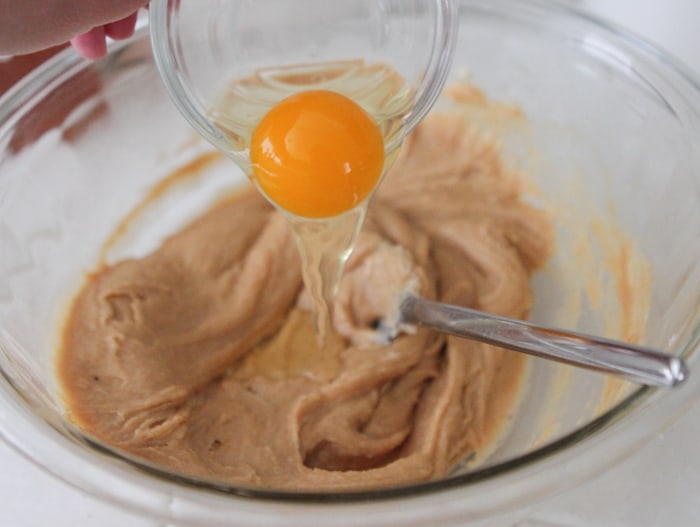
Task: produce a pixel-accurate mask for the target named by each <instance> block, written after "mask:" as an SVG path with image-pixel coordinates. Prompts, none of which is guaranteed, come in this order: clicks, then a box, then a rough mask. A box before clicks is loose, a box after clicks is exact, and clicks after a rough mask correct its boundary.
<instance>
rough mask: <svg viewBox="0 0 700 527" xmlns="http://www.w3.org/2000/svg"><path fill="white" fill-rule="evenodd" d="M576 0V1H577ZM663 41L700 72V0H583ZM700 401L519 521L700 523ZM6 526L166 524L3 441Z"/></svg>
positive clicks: (638, 526) (614, 525)
mask: <svg viewBox="0 0 700 527" xmlns="http://www.w3.org/2000/svg"><path fill="white" fill-rule="evenodd" d="M572 1H575V0H572ZM577 3H579V4H582V5H584V6H585V7H587V8H588V9H590V10H591V11H592V12H594V13H597V14H600V15H602V16H604V17H606V18H608V19H610V20H612V21H615V22H617V23H618V24H620V25H622V26H625V27H627V28H628V29H631V30H633V31H635V32H636V33H638V34H640V35H642V36H644V37H646V38H647V39H649V40H651V41H652V42H655V43H656V44H658V45H659V46H661V47H662V48H664V49H665V50H666V51H668V52H670V53H671V54H673V55H675V56H676V57H678V58H679V59H681V60H682V61H683V62H685V63H686V64H687V65H688V66H689V67H691V68H692V69H693V70H694V71H695V72H697V74H698V75H699V76H700V32H699V31H698V24H699V23H700V2H698V1H697V0H579V1H578V2H577ZM698 444H700V406H696V407H695V408H694V409H692V410H691V411H690V412H689V413H687V414H686V415H685V416H684V417H683V418H682V419H681V420H680V421H679V422H677V423H676V424H675V425H674V426H673V427H672V428H671V429H669V430H667V431H666V432H665V433H664V434H662V435H659V436H658V437H657V438H655V439H654V440H653V441H652V442H651V443H649V444H648V445H646V446H645V447H643V448H642V449H641V450H640V451H638V452H637V453H636V454H634V455H633V456H632V457H630V458H628V459H627V460H626V461H624V462H622V463H621V464H619V465H616V466H615V467H614V468H613V469H611V470H608V471H607V472H606V473H604V474H602V475H600V476H598V477H597V478H595V479H593V480H591V481H589V482H587V483H585V484H584V485H582V486H579V487H578V488H576V489H575V490H572V491H569V492H567V493H565V494H563V495H560V496H558V497H557V499H556V501H553V502H551V503H548V502H545V503H540V504H538V505H535V506H534V507H533V508H531V509H530V510H528V511H527V512H524V513H523V515H522V521H518V522H516V523H517V527H529V526H531V525H532V526H535V525H537V526H548V525H551V526H562V527H581V526H584V525H586V526H589V525H596V526H602V527H623V526H624V527H626V526H634V527H656V526H661V525H664V526H665V525H673V526H674V527H695V526H700V455H699V454H698V453H697V448H696V445H698ZM0 496H1V498H0V526H2V527H44V526H49V525H50V526H55V527H62V526H76V525H77V526H87V525H97V526H101V527H125V526H128V527H158V526H160V525H162V523H160V522H157V521H155V520H152V519H149V518H144V517H138V516H135V515H133V514H132V513H130V512H128V511H124V510H117V509H115V508H114V507H112V506H109V505H107V504H104V503H102V502H99V501H97V500H95V499H93V498H91V497H88V496H85V495H84V494H82V493H80V492H78V491H77V490H75V489H73V488H71V487H69V486H67V485H65V484H64V483H61V482H59V481H58V480H56V479H55V478H54V477H53V476H50V475H48V474H47V473H45V472H43V471H42V470H41V469H39V468H37V467H36V466H34V465H33V464H32V463H30V462H29V461H27V460H26V459H24V458H22V457H21V456H19V455H18V454H17V453H16V452H15V451H14V450H12V449H10V448H9V447H8V446H7V445H5V444H4V443H2V442H0Z"/></svg>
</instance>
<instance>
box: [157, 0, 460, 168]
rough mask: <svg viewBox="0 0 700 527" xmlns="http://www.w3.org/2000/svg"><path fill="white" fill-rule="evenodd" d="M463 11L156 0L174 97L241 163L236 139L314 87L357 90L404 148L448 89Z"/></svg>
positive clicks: (413, 5) (389, 0) (309, 0)
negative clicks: (410, 134) (407, 137)
mask: <svg viewBox="0 0 700 527" xmlns="http://www.w3.org/2000/svg"><path fill="white" fill-rule="evenodd" d="M456 11H457V9H456V3H455V2H454V1H453V0H381V1H376V0H346V1H344V2H328V1H326V0H303V1H296V2H288V1H287V0H265V1H262V2H261V1H250V0H229V1H226V2H221V1H219V0H207V1H200V2H197V3H194V2H179V1H177V0H154V1H153V2H151V6H150V19H151V26H152V27H151V37H152V38H151V40H152V44H153V53H154V56H155V60H156V63H157V64H158V67H159V70H160V72H161V75H162V77H163V81H164V83H165V86H166V88H167V90H168V92H169V93H170V96H171V97H172V99H173V102H174V103H175V105H176V106H177V107H178V108H179V109H180V111H181V112H182V114H183V115H184V116H185V118H186V119H187V120H188V121H189V122H190V123H191V124H192V125H193V126H194V128H195V129H196V130H198V131H199V133H201V134H202V135H203V136H204V137H205V138H206V139H207V140H209V141H210V142H211V143H212V144H213V145H214V146H216V147H217V148H219V149H220V150H222V151H223V152H224V153H226V154H228V155H231V157H232V158H233V159H234V160H235V161H236V162H238V163H239V164H240V165H241V166H243V167H245V166H246V165H247V163H248V159H247V158H248V154H247V149H246V148H245V144H242V145H238V144H237V141H232V139H231V136H232V135H234V136H235V137H243V138H247V135H248V134H250V133H251V132H252V128H254V127H255V125H256V124H257V122H258V121H259V120H260V119H262V117H263V115H264V114H265V113H266V112H267V111H268V110H269V109H270V107H271V106H273V105H274V104H275V103H277V102H279V100H280V99H281V98H283V97H285V96H287V95H291V94H292V93H295V92H298V91H301V90H308V89H327V90H332V91H336V92H339V93H342V94H344V95H346V96H348V97H351V98H352V99H354V100H355V101H356V102H358V103H359V104H360V105H361V106H363V107H364V108H365V110H367V111H368V112H369V113H371V114H372V115H373V116H374V117H375V119H376V120H377V122H378V123H379V125H380V126H381V127H382V128H383V130H384V135H385V140H386V143H387V144H386V150H387V151H392V150H394V149H395V148H397V147H398V146H399V145H400V143H401V141H402V139H403V137H404V135H405V134H406V133H407V132H408V131H410V130H411V129H412V128H413V127H414V126H415V125H416V124H417V123H418V122H419V121H420V120H421V119H422V118H423V116H425V114H426V113H427V112H428V110H429V109H430V107H431V106H432V105H433V103H434V102H435V99H437V97H438V96H439V94H440V91H441V89H442V86H443V84H444V82H445V79H446V77H447V75H448V73H449V67H450V62H451V59H452V54H453V48H454V44H455V37H456V33H457V13H456ZM386 66H389V67H390V70H387V69H386ZM243 79H246V80H248V82H247V83H246V84H245V85H240V84H239V85H238V86H236V84H235V83H237V82H240V81H241V80H243ZM253 79H254V80H256V81H260V86H259V87H258V89H251V86H252V85H253V83H251V82H250V81H251V80H253ZM398 79H400V85H399V86H396V87H395V88H394V87H393V86H394V85H395V84H396V82H397V80H398ZM371 92H375V93H376V94H377V95H374V96H367V94H368V93H371ZM380 94H381V96H380ZM222 97H224V98H225V101H226V104H225V107H226V109H224V110H223V111H222V108H221V107H222V104H221V102H220V100H221V98H222ZM229 107H235V108H238V110H237V111H236V112H229V111H227V110H228V108H229ZM243 143H247V141H243ZM239 149H241V150H243V151H242V152H240V153H238V150H239ZM236 154H238V155H236Z"/></svg>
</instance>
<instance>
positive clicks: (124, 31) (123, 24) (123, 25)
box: [105, 13, 138, 40]
mask: <svg viewBox="0 0 700 527" xmlns="http://www.w3.org/2000/svg"><path fill="white" fill-rule="evenodd" d="M137 16H138V13H132V14H131V15H129V16H128V17H126V18H122V19H121V20H117V21H116V22H111V23H109V24H107V25H106V26H105V34H106V35H107V36H108V37H109V38H113V39H114V40H124V39H125V38H129V37H130V36H131V35H133V34H134V28H135V27H136V18H137Z"/></svg>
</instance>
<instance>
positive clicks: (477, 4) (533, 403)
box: [0, 0, 700, 526]
mask: <svg viewBox="0 0 700 527" xmlns="http://www.w3.org/2000/svg"><path fill="white" fill-rule="evenodd" d="M460 23H461V27H460V36H459V40H458V44H457V49H456V55H455V59H454V70H453V77H454V78H460V77H465V76H466V77H467V78H468V79H469V80H470V82H472V83H474V84H475V85H476V86H478V87H479V88H481V89H482V90H484V92H485V93H486V94H487V95H488V96H489V97H490V98H491V99H494V100H497V101H506V102H509V103H512V104H513V105H515V106H517V107H519V108H520V109H521V110H522V113H523V115H524V119H522V120H520V121H519V122H520V124H519V125H517V126H501V125H500V124H499V123H493V122H484V123H478V119H475V124H479V125H480V126H482V127H483V128H485V129H487V131H488V132H489V133H491V134H493V135H494V137H496V138H497V139H498V140H499V141H500V142H501V143H502V145H503V153H504V156H505V158H506V160H507V162H508V163H510V164H511V165H512V166H514V167H517V168H519V169H521V170H523V171H524V172H525V173H526V174H528V175H529V177H530V179H531V180H532V182H533V184H534V185H533V188H534V187H536V188H538V189H539V192H533V193H532V199H533V200H536V201H537V202H538V203H540V204H542V205H543V206H547V207H550V208H551V210H552V211H553V212H554V214H555V218H556V220H557V252H556V255H555V257H554V258H553V259H552V261H551V262H550V265H549V266H548V267H547V268H546V269H545V270H544V271H543V272H542V273H540V274H539V275H538V276H537V277H536V279H535V284H534V285H535V296H536V305H535V309H534V313H533V318H534V319H536V320H537V321H539V322H547V323H548V324H558V325H563V326H567V327H571V328H574V329H577V330H580V331H586V332H598V333H605V334H608V335H609V336H621V335H623V333H624V330H625V325H626V324H628V323H629V320H627V322H625V320H624V319H625V317H624V316H622V315H621V314H620V313H621V310H620V305H619V302H618V299H619V297H620V291H619V290H617V289H615V286H616V284H617V285H618V286H619V285H620V284H621V283H622V284H623V285H624V284H625V283H628V282H629V280H632V278H634V277H629V276H627V277H625V276H622V277H620V276H617V277H616V276H614V273H609V272H608V270H609V267H610V266H609V264H610V261H609V259H610V258H608V256H609V255H610V254H612V255H617V257H618V258H620V259H622V260H624V259H625V258H626V255H627V256H629V255H630V254H632V252H634V253H640V254H642V255H643V256H644V258H645V259H646V260H647V262H648V269H649V271H650V273H651V276H652V280H651V284H650V295H649V298H648V304H645V303H644V302H640V303H639V304H638V305H635V306H634V311H633V312H634V313H635V314H634V317H638V318H636V319H635V320H638V321H641V326H640V327H641V330H643V334H644V337H643V338H642V342H643V343H645V344H648V345H652V346H656V347H661V348H664V349H666V350H668V351H670V352H673V353H676V354H679V355H682V356H684V357H686V358H687V360H688V363H689V365H690V368H691V376H690V379H689V380H688V382H686V383H685V384H684V385H682V386H681V387H679V388H677V389H674V390H669V391H658V390H652V389H639V388H637V387H633V386H627V385H617V384H616V383H614V382H610V381H609V380H608V379H607V378H605V377H603V376H600V375H598V374H595V373H591V372H584V371H581V370H573V369H571V368H569V367H566V366H561V365H557V364H553V363H549V362H545V361H541V360H532V361H531V368H530V373H529V375H530V377H529V380H528V383H527V387H526V390H525V393H524V399H523V402H522V404H521V406H520V408H519V411H518V412H517V413H516V415H515V416H514V419H513V422H512V424H511V426H510V427H509V432H508V433H507V434H506V436H505V437H504V438H503V441H502V442H501V443H499V445H498V446H497V448H496V449H495V450H494V451H493V452H492V454H491V455H490V456H489V458H488V459H487V460H486V461H485V463H484V464H483V465H480V466H479V467H477V468H470V467H469V466H466V467H463V468H460V469H457V470H455V472H454V473H453V474H451V475H450V476H449V477H447V478H445V479H442V480H440V481H434V482H429V483H425V484H420V485H414V486H411V487H404V488H395V489H383V490H377V491H370V492H365V493H356V494H343V493H335V494H323V495H309V494H306V495H302V494H294V493H278V492H273V491H260V490H256V489H247V488H232V487H227V486H222V485H220V484H217V483H216V482H204V481H193V480H191V479H187V478H183V477H181V476H179V475H174V474H168V473H165V472H163V471H160V470H158V469H157V468H156V467H149V466H146V465H144V464H142V463H139V462H138V461H136V460H133V459H127V458H125V457H123V456H120V455H119V454H118V453H115V452H111V451H109V450H108V449H105V448H103V447H102V446H100V445H96V444H94V443H91V442H90V441H89V440H87V439H86V438H84V437H83V436H82V435H81V434H80V432H79V431H78V430H75V429H74V428H73V427H71V426H70V424H69V423H67V422H66V420H65V419H64V411H63V407H62V403H61V399H60V394H59V392H58V387H57V386H56V382H55V379H54V372H53V363H52V353H53V350H54V349H55V344H56V338H57V334H56V333H57V328H58V325H59V323H60V321H61V317H62V316H63V315H64V314H65V309H66V306H67V302H68V301H69V300H70V298H71V295H72V294H73V293H74V292H75V289H76V287H77V286H78V285H79V283H80V280H81V277H82V274H83V273H85V272H89V271H90V270H91V269H92V268H94V266H95V264H96V262H97V260H98V258H99V257H100V256H101V254H100V251H101V248H102V246H103V244H104V242H105V240H106V239H107V238H108V237H109V235H110V234H111V233H112V232H113V231H114V229H115V227H116V226H117V225H118V224H120V222H121V221H122V220H123V219H124V218H125V217H126V216H127V215H128V214H129V213H130V212H131V211H132V210H133V209H134V208H135V207H136V206H137V205H138V204H139V203H141V202H142V201H143V199H144V198H145V197H146V196H147V195H148V194H149V192H152V191H155V190H157V188H158V187H157V185H158V182H159V181H161V180H162V179H163V178H164V177H166V176H167V175H168V174H170V173H172V171H173V170H174V169H176V168H177V167H181V166H183V165H185V164H186V163H187V162H188V161H190V160H191V159H192V158H193V157H195V156H197V155H199V154H201V153H202V152H206V151H208V149H210V147H209V146H208V145H207V144H206V143H205V142H204V141H202V140H200V139H199V138H198V136H197V135H196V134H195V133H194V132H193V131H192V130H191V128H190V127H189V126H188V124H187V123H186V122H185V121H184V120H183V119H182V118H181V116H180V115H179V113H178V112H177V110H176V109H175V108H174V107H173V105H172V104H171V103H170V101H169V99H168V97H167V95H166V93H165V89H164V88H163V87H162V84H161V82H160V79H159V77H158V73H157V71H156V67H155V65H154V62H153V59H152V56H151V51H150V47H149V42H148V39H147V37H146V35H145V33H144V32H143V31H141V32H140V33H139V34H137V35H136V37H135V38H134V39H133V40H131V41H129V42H126V43H123V44H118V45H115V46H114V47H113V48H112V49H111V51H110V54H109V56H108V57H107V58H106V59H105V60H102V61H100V62H97V63H86V62H83V61H81V60H79V59H78V58H77V57H76V56H75V55H73V54H72V53H70V52H65V53H62V54H61V55H59V56H58V57H56V58H55V59H53V60H52V61H50V62H49V63H48V64H46V65H45V66H44V67H42V68H41V69H40V70H39V71H37V72H35V73H34V74H32V75H31V76H30V77H29V78H27V79H26V80H25V81H23V82H22V83H20V84H19V85H17V86H16V87H15V88H14V89H13V90H11V91H10V92H9V93H8V94H7V95H6V96H5V98H4V99H3V100H2V101H1V102H0V123H1V124H0V149H1V152H0V210H2V215H1V219H0V255H1V258H0V369H1V370H2V374H3V376H2V379H1V380H0V434H1V435H2V436H3V438H4V439H5V440H6V441H7V442H8V443H9V444H11V445H13V446H14V447H15V448H16V449H17V450H18V451H20V452H22V453H23V454H24V455H26V456H27V457H28V458H30V459H32V460H33V461H34V462H36V463H37V464H38V465H40V466H42V467H44V468H45V469H46V470H48V471H50V472H51V473H53V474H55V475H56V476H58V477H59V478H61V479H63V480H65V481H67V482H68V483H70V484H72V485H74V486H76V487H78V488H81V489H83V490H84V491H85V492H87V493H89V494H91V495H94V496H97V497H100V498H103V499H105V500H107V501H109V502H111V503H114V504H117V505H120V506H124V507H129V508H131V509H134V510H137V511H140V512H141V513H143V514H147V515H151V516H154V517H158V518H159V519H161V520H164V521H168V522H172V523H178V524H179V525H180V524H181V525H197V526H210V525H212V526H218V525H222V526H223V525H252V524H255V525H276V526H292V525H309V524H313V523H316V522H318V521H319V518H323V523H325V524H329V525H357V524H365V523H367V522H368V519H369V518H371V523H372V524H373V525H378V526H381V525H424V524H426V523H431V524H440V525H464V524H465V523H468V522H478V521H479V520H484V521H485V519H487V518H493V517H494V516H499V515H503V514H506V513H507V512H509V511H512V510H514V509H516V508H517V507H519V506H522V505H524V504H529V503H532V501H534V500H536V499H544V498H547V497H551V496H553V495H554V494H555V493H556V492H558V491H560V490H562V489H564V488H567V487H570V486H573V485H576V484H577V483H578V482H580V481H581V480H582V479H584V478H586V477H588V476H590V475H591V474H593V473H595V472H597V471H599V470H601V469H603V468H605V467H608V466H610V465H611V464H613V463H614V462H615V461H617V460H619V459H620V458H622V457H624V456H625V455H627V454H629V453H630V452H632V451H633V450H634V449H636V448H638V447H639V446H640V445H641V444H642V443H643V442H644V441H645V440H647V439H649V438H651V437H653V436H654V435H655V434H656V433H657V432H658V431H659V430H661V429H663V427H665V426H667V425H668V424H669V423H670V422H672V421H673V420H674V419H675V418H676V417H678V416H679V415H680V414H681V413H682V412H683V411H684V410H685V409H687V408H688V407H689V406H690V405H691V404H693V403H695V401H696V400H697V398H698V396H700V378H698V376H697V375H695V372H694V370H695V368H697V367H699V366H700V359H698V353H697V351H696V348H697V346H698V341H699V339H700V265H698V264H699V263H700V244H698V243H697V240H698V237H699V235H700V209H699V208H698V207H697V204H698V203H699V202H700V177H699V176H698V174H699V173H700V145H698V144H697V140H696V137H698V134H699V133H700V88H699V87H698V84H697V82H696V81H695V80H694V79H693V78H692V77H691V76H690V75H688V74H687V73H686V71H685V70H684V68H683V67H681V66H679V65H677V64H676V63H675V62H674V61H673V60H672V59H670V58H669V57H667V56H665V55H664V54H663V53H661V52H659V51H658V50H656V49H655V48H654V47H652V46H650V45H648V44H646V43H645V42H643V41H641V40H639V39H637V38H636V37H634V36H631V35H629V34H627V33H625V32H623V31H620V30H618V29H616V28H611V27H609V26H607V25H606V24H605V23H603V22H600V21H598V20H596V19H594V18H591V17H588V16H587V15H585V14H583V13H580V12H578V11H577V10H575V9H573V8H571V7H569V4H568V3H564V2H540V1H534V0H533V1H529V2H524V1H522V0H465V1H463V2H462V3H461V11H460ZM476 117H478V116H476ZM231 170H233V169H232V168H231V167H230V166H228V165H222V166H218V167H217V168H216V170H212V171H210V172H207V173H206V174H203V175H202V177H201V178H199V179H197V180H189V181H187V182H185V183H184V184H183V185H181V186H178V187H177V188H176V189H175V190H174V191H173V192H171V193H169V194H168V195H167V196H165V197H164V200H161V201H162V203H161V205H160V206H161V208H159V209H155V210H150V211H149V214H144V215H143V216H142V217H140V218H139V222H140V223H139V222H137V223H136V224H135V225H136V226H137V227H138V228H136V229H134V230H133V236H131V237H130V238H129V242H128V243H126V244H112V245H111V246H110V248H109V251H107V253H106V254H105V256H106V258H107V259H108V260H113V259H118V258H121V257H124V256H126V255H138V254H143V253H144V252H147V251H148V250H149V249H150V248H152V246H153V243H154V241H155V240H157V239H159V238H160V237H162V235H163V233H164V232H166V231H168V230H172V229H173V228H175V226H176V225H177V224H181V223H182V222H183V221H185V220H186V218H188V217H191V216H192V215H195V214H197V213H198V212H199V211H201V210H203V209H204V208H206V206H207V204H208V203H210V202H211V200H213V199H215V197H216V195H218V193H220V192H221V190H222V189H226V188H229V187H230V186H231V185H235V184H239V183H240V182H242V181H244V179H245V178H244V177H243V175H242V174H241V173H238V176H239V177H238V179H237V180H235V181H234V179H235V178H231V177H230V174H231ZM154 189H155V190H154ZM154 218H158V219H159V221H154ZM161 219H162V221H160V220H161ZM619 231H621V232H624V233H626V235H627V236H628V237H629V239H630V241H626V239H625V236H622V235H620V233H619ZM632 247H633V248H634V251H632V252H630V250H631V249H630V248H632ZM606 255H607V256H606ZM613 259H614V258H613ZM616 280H617V281H616ZM623 289H624V288H623ZM623 292H624V291H623Z"/></svg>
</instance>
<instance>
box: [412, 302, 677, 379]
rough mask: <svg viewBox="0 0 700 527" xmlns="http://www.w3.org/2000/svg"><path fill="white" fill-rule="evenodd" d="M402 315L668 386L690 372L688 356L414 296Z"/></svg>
mask: <svg viewBox="0 0 700 527" xmlns="http://www.w3.org/2000/svg"><path fill="white" fill-rule="evenodd" d="M401 318H402V321H404V322H407V323H413V324H418V325H420V326H425V327H428V328H431V329H434V330H437V331H441V332H444V333H449V334H451V335H455V336H458V337H467V338H470V339H474V340H478V341H480V342H485V343H487V344H493V345H495V346H500V347H502V348H509V349H512V350H515V351H522V352H525V353H529V354H531V355H535V356H538V357H544V358H547V359H554V360H557V361H560V362H565V363H567V364H572V365H575V366H582V367H584V368H588V369H591V370H596V371H599V372H604V373H608V374H612V375H616V376H618V377H621V378H623V379H626V380H628V381H632V382H636V383H639V384H646V385H649V386H656V387H662V388H668V387H671V386H676V385H677V384H680V383H682V382H683V381H684V380H685V378H686V377H687V376H688V368H687V366H686V365H685V362H684V361H683V359H681V358H680V357H676V356H674V355H670V354H668V353H663V352H660V351H656V350H653V349H649V348H644V347H642V346H635V345H633V344H626V343H624V342H618V341H614V340H609V339H604V338H600V337H594V336H591V335H584V334H581V333H572V332H569V331H564V330H561V329H555V328H547V327H542V326H538V325H535V324H532V323H530V322H522V321H520V320H514V319H509V318H505V317H499V316H496V315H490V314H488V313H483V312H481V311H476V310H474V309H467V308H463V307H458V306H452V305H449V304H442V303H440V302H432V301H430V300H426V299H424V298H420V297H416V296H412V295H411V296H407V297H406V298H404V299H403V301H402V303H401Z"/></svg>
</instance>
